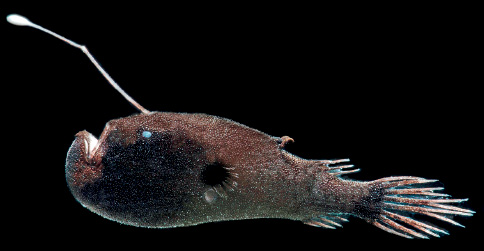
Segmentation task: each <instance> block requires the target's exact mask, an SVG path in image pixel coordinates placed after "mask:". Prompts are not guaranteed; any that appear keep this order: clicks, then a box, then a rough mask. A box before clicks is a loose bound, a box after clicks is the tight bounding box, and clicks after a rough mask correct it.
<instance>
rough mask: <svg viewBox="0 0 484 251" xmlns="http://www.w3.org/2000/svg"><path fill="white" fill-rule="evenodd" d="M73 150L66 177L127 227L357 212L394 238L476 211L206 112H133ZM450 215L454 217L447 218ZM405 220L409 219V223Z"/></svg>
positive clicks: (329, 220) (415, 182)
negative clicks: (366, 176)
mask: <svg viewBox="0 0 484 251" xmlns="http://www.w3.org/2000/svg"><path fill="white" fill-rule="evenodd" d="M76 136H77V137H76V139H75V140H74V142H73V143H72V146H71V148H70V149H69V152H68V155H67V160H66V179H67V183H68V185H69V188H70V189H71V192H72V194H73V195H74V197H75V198H76V199H77V200H78V201H79V202H80V203H81V204H82V205H83V206H85V207H86V208H88V209H90V210H91V211H93V212H95V213H98V214H100V215H102V216H103V217H106V218H108V219H112V220H115V221H118V222H121V223H124V224H129V225H134V226H142V227H159V228H166V227H177V226H189V225H196V224H200V223H206V222H213V221H225V220H240V219H250V218H285V219H292V220H300V221H303V222H305V223H306V224H308V225H311V226H317V227H324V228H335V227H339V226H341V224H340V223H342V222H344V221H347V220H346V218H347V217H348V216H350V215H352V216H357V217H360V218H362V219H365V220H366V221H367V222H369V223H371V224H373V225H375V226H376V227H378V228H381V229H383V230H385V231H387V232H390V233H392V234H396V235H399V236H402V237H406V238H428V237H429V236H435V237H438V236H440V235H442V234H448V233H447V232H446V231H445V230H444V229H441V228H438V227H435V226H433V225H429V224H426V223H424V222H421V221H417V220H415V219H413V218H412V217H413V216H414V214H420V215H423V216H427V217H430V218H433V219H438V220H441V221H445V222H448V223H451V224H453V225H456V226H462V225H460V224H459V223H457V222H456V221H454V220H453V219H452V218H451V217H452V216H454V215H461V216H472V215H473V214H474V213H475V212H474V211H472V210H469V209H464V208H461V207H458V206H452V205H450V204H452V203H461V202H464V201H466V200H467V199H449V197H450V196H449V195H447V194H443V193H436V192H434V191H435V190H442V189H443V187H435V186H432V185H429V183H435V182H436V181H437V180H427V179H424V178H419V177H414V176H397V177H387V178H382V179H378V180H375V181H370V182H360V181H353V180H348V179H343V178H341V177H340V176H341V175H344V174H348V173H352V172H356V171H358V169H356V170H355V169H353V170H348V168H351V167H352V165H336V166H335V165H334V164H338V163H341V162H345V161H348V160H347V159H343V160H305V159H302V158H299V157H297V156H294V155H292V154H290V153H288V152H286V151H285V150H284V149H283V147H284V145H285V144H286V143H287V142H290V141H292V139H291V138H289V137H287V136H284V137H282V138H278V137H272V136H269V135H267V134H265V133H262V132H260V131H258V130H255V129H252V128H249V127H247V126H244V125H241V124H239V123H236V122H233V121H231V120H227V119H223V118H219V117H215V116H210V115H205V114H184V113H159V112H153V113H149V114H139V115H133V116H130V117H126V118H121V119H116V120H112V121H110V122H108V123H107V125H106V127H105V129H104V131H103V133H102V134H101V137H100V138H99V140H96V139H95V138H94V137H93V136H92V135H91V134H89V133H88V132H86V131H82V132H79V133H78V134H77V135H76ZM449 216H450V217H449ZM402 224H404V225H402Z"/></svg>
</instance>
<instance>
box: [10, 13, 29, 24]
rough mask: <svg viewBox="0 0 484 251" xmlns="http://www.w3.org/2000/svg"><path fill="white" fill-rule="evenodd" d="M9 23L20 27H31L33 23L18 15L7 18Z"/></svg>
mask: <svg viewBox="0 0 484 251" xmlns="http://www.w3.org/2000/svg"><path fill="white" fill-rule="evenodd" d="M7 21H8V22H9V23H11V24H15V25H18V26H31V25H32V22H30V21H29V20H28V19H27V18H25V17H23V16H20V15H17V14H10V15H8V16H7Z"/></svg>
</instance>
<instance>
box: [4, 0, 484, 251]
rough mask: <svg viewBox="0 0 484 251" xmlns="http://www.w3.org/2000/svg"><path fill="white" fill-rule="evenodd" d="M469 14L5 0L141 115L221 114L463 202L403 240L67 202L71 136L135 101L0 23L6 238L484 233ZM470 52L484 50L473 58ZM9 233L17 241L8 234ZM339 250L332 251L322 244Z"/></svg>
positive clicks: (30, 33) (139, 240)
mask: <svg viewBox="0 0 484 251" xmlns="http://www.w3.org/2000/svg"><path fill="white" fill-rule="evenodd" d="M472 9H473V6H380V5H379V6H356V5H349V4H348V6H338V7H335V6H302V5H301V6H292V5H284V4H281V3H279V4H274V5H272V6H258V5H253V6H247V5H240V6H222V5H212V6H208V5H191V4H188V3H186V4H184V5H183V4H182V5H180V6H171V5H156V6H150V5H134V4H133V3H129V4H119V3H116V4H113V5H111V6H99V5H91V4H87V3H84V2H83V3H79V4H72V3H71V4H68V5H52V6H49V5H45V4H44V3H43V4H42V5H39V6H27V5H25V6H24V7H12V8H10V7H8V8H3V9H1V12H0V13H1V16H2V17H5V16H6V15H7V14H9V13H18V14H22V15H25V16H26V17H28V18H29V19H30V20H32V21H33V22H36V23H37V24H39V25H42V26H44V27H46V28H48V29H51V30H53V31H55V32H57V33H59V34H61V35H63V36H65V37H67V38H69V39H71V40H73V41H75V42H77V43H80V44H85V45H86V46H87V47H88V48H89V50H90V51H91V53H92V54H93V55H94V56H95V57H96V59H97V60H98V61H99V62H100V63H101V64H102V65H103V67H104V68H105V70H106V71H107V72H109V74H110V75H111V76H112V77H113V78H114V79H115V80H116V81H117V82H118V83H119V84H120V85H121V86H122V88H124V89H125V91H126V92H127V93H129V94H130V95H131V96H132V97H133V98H134V99H136V100H137V101H138V102H140V103H141V104H142V105H143V106H144V107H146V108H147V109H149V110H152V111H173V112H191V113H193V112H197V113H198V112H199V113H208V114H212V115H217V116H221V117H226V118H230V119H232V120H235V121H237V122H240V123H242V124H245V125H248V126H250V127H252V128H256V129H259V130H261V131H263V132H266V133H268V134H270V135H274V136H283V135H289V136H290V137H292V138H294V139H295V143H293V144H290V145H288V147H287V149H288V150H289V151H290V152H292V153H294V154H296V155H298V156H300V157H303V158H308V159H337V158H350V159H351V162H352V164H355V165H356V166H357V167H359V168H361V169H362V171H361V172H360V173H357V174H353V175H351V176H350V177H351V178H353V179H359V180H372V179H377V178H381V177H386V176H392V175H414V176H421V177H426V178H431V179H439V180H440V181H441V182H442V183H444V184H445V187H446V190H445V192H446V193H449V194H451V195H453V197H455V198H469V199H470V200H469V202H468V203H467V206H468V207H470V208H472V209H473V210H475V211H477V214H476V215H475V216H474V217H471V218H459V219H457V221H459V222H461V223H462V224H464V225H466V228H465V229H464V228H459V227H453V226H451V225H449V224H447V223H441V224H440V226H443V227H445V228H446V229H447V230H449V232H450V233H451V235H449V236H445V237H443V238H440V239H435V238H434V239H432V240H430V241H427V240H412V241H408V240H405V239H403V238H400V237H397V236H393V235H390V234H387V233H385V232H383V231H381V230H379V229H377V228H375V227H373V226H371V225H369V224H366V223H365V222H363V221H362V220H359V219H356V218H351V219H350V222H349V223H346V224H345V225H344V228H342V229H341V228H340V229H337V230H325V229H319V228H314V227H310V226H307V225H304V224H302V223H300V222H293V221H289V220H278V219H261V220H246V221H233V222H220V223H209V224H203V225H199V226H194V227H186V228H176V229H143V228H135V227H131V226H125V225H120V224H118V223H115V222H111V221H108V220H105V219H103V218H101V217H99V216H97V215H95V214H93V213H91V212H89V211H88V210H86V209H84V208H82V206H81V205H80V204H78V203H77V202H76V201H75V200H74V198H73V197H72V196H71V195H70V192H69V190H68V188H67V185H66V183H65V179H64V170H63V168H64V161H65V156H66V153H67V150H68V148H69V146H70V144H71V142H72V140H73V139H74V135H75V134H76V133H77V132H78V131H81V130H84V129H86V130H88V131H89V132H91V133H93V134H94V135H99V134H100V133H101V132H102V129H103V127H104V125H105V123H106V122H107V121H109V120H111V119H114V118H119V117H124V116H128V115H131V114H134V113H136V112H137V111H136V110H135V109H134V108H133V107H132V106H131V105H130V104H129V103H128V102H126V101H125V100H124V99H123V98H122V97H121V95H119V94H118V93H117V92H116V91H114V90H113V89H112V88H111V87H110V86H109V85H108V84H107V82H106V81H105V80H104V79H103V78H102V76H101V75H100V74H99V73H98V72H97V70H96V69H95V68H94V66H92V65H91V63H90V62H89V60H88V59H87V57H86V56H85V55H84V54H82V52H81V51H80V50H78V49H75V48H73V47H70V46H68V45H67V44H65V43H63V42H61V41H59V40H57V39H55V38H53V37H51V36H49V35H47V34H44V33H42V32H39V31H37V30H34V29H31V28H25V27H16V26H13V25H10V24H8V23H7V22H6V21H4V20H3V21H1V22H0V25H1V33H2V36H1V41H2V43H3V45H2V50H3V53H2V54H3V56H2V61H3V66H2V87H3V90H2V94H3V97H4V98H3V99H2V108H3V114H2V115H3V119H2V127H3V130H2V131H3V135H2V141H3V142H4V144H5V145H6V149H8V150H5V148H4V151H3V154H2V156H4V163H5V164H4V165H3V171H4V174H3V175H2V177H3V180H4V182H3V185H2V187H4V188H3V193H2V194H3V196H4V200H3V203H2V207H3V208H6V210H7V213H5V214H4V217H5V218H6V220H7V226H8V229H10V231H9V233H8V235H11V236H13V237H21V238H23V239H25V240H26V241H25V242H22V241H21V242H17V244H18V245H20V246H22V245H29V244H35V245H38V246H44V245H48V246H55V245H58V246H64V247H81V248H83V247H85V248H91V247H114V248H116V247H120V248H121V247H136V248H148V247H152V248H157V249H167V248H176V249H178V248H185V247H186V248H209V249H213V250H224V249H229V248H237V247H242V248H261V249H262V248H273V249H279V248H285V247H288V246H292V247H297V248H298V249H301V250H303V249H306V248H329V247H342V248H348V249H350V248H367V247H369V248H378V249H379V248H381V249H389V248H392V246H388V244H389V243H391V244H394V245H396V246H398V247H404V248H405V247H412V248H416V249H418V248H424V247H432V248H442V247H447V246H448V245H449V244H454V243H455V244H462V245H464V247H465V246H467V245H470V244H471V243H472V242H473V241H475V240H476V236H478V235H479V234H481V235H482V230H481V229H480V225H479V224H478V222H480V221H481V219H482V217H481V214H482V213H483V206H482V205H483V204H482V194H480V192H481V191H482V187H481V180H482V175H481V174H480V173H481V172H482V171H481V170H483V168H482V157H483V156H482V143H481V142H482V131H481V130H478V129H482V122H480V120H479V118H480V117H481V116H482V95H481V94H480V92H478V89H477V87H478V86H479V85H482V77H481V78H476V76H477V73H478V71H479V72H482V69H481V68H482V67H479V64H478V63H479V61H478V59H482V49H480V48H478V46H477V45H478V44H482V41H478V37H479V36H478V35H479V34H480V33H482V32H481V30H478V29H477V28H476V25H475V24H476V20H477V16H475V13H473V11H472ZM481 61H482V60H481ZM12 240H13V238H12ZM334 245H336V246H334Z"/></svg>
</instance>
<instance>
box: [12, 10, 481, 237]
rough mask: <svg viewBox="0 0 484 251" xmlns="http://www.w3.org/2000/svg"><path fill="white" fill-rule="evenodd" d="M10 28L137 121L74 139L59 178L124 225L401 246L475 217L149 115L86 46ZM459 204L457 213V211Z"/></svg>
mask: <svg viewBox="0 0 484 251" xmlns="http://www.w3.org/2000/svg"><path fill="white" fill-rule="evenodd" d="M7 19H8V20H9V21H10V22H12V23H14V24H17V25H26V26H31V27H34V28H37V29H40V30H43V31H46V32H48V33H50V34H52V35H54V36H56V37H58V38H60V39H62V40H63V41H65V42H67V43H69V44H70V45H72V46H75V47H77V48H80V49H81V50H82V51H83V52H84V53H85V54H86V55H87V56H88V57H89V59H90V60H91V61H92V62H93V63H94V64H95V66H96V67H97V68H98V70H99V71H100V72H101V73H102V74H103V75H104V76H105V77H106V79H107V80H108V81H109V82H110V83H111V84H112V85H113V86H114V87H115V88H116V89H117V90H118V91H119V92H120V93H121V94H122V95H123V96H125V98H126V99H127V100H128V101H129V102H130V103H132V104H133V105H134V106H135V107H136V108H137V109H138V110H139V111H140V113H139V114H135V115H132V116H128V117H125V118H119V119H114V120H111V121H109V122H108V123H107V124H106V127H105V128H104V131H103V132H102V134H101V136H100V137H99V139H97V138H96V137H95V136H93V135H92V134H90V133H89V132H87V131H81V132H79V133H77V134H76V137H75V140H74V142H73V143H72V145H71V147H70V149H69V151H68V154H67V159H66V166H65V175H66V180H67V184H68V187H69V189H70V191H71V192H72V194H73V196H74V198H75V199H76V200H77V201H78V202H79V203H80V204H81V205H82V206H84V207H86V208H87V209H89V210H91V211H92V212H94V213H96V214H99V215H101V216H102V217H105V218H107V219H110V220H114V221H117V222H120V223H123V224H127V225H132V226H138V227H150V228H173V227H182V226H192V225H197V224H202V223H208V222H217V221H229V220H243V219H256V218H280V219H290V220H295V221H301V222H303V223H305V224H308V225H311V226H316V227H323V228H330V229H332V228H336V227H341V226H342V224H343V223H344V222H346V221H348V218H350V217H352V216H353V217H358V218H361V219H363V220H365V221H367V222H368V223H370V224H373V225H374V226H376V227H378V228H381V229H383V230H385V231H387V232H389V233H392V234H396V235H399V236H402V237H406V238H428V237H430V236H434V237H439V236H440V235H444V234H448V232H447V231H446V230H444V229H443V228H441V227H437V226H435V225H433V224H432V225H431V224H429V223H426V222H424V221H422V220H420V219H416V218H415V217H414V216H415V215H422V216H425V217H429V218H433V219H436V220H440V221H445V222H447V223H450V224H453V225H456V226H461V225H460V224H459V223H457V222H456V221H454V220H453V218H452V217H453V216H456V215H459V216H472V215H473V214H474V213H475V212H474V211H472V210H469V209H466V208H463V207H462V206H460V205H459V203H462V202H464V201H466V200H467V199H453V198H450V196H449V195H447V194H444V193H441V192H439V191H440V190H443V187H441V186H438V185H436V184H438V183H437V180H430V179H425V178H420V177H414V176H396V177H387V178H381V179H377V180H374V181H356V180H351V179H348V178H345V176H344V175H347V174H350V173H354V172H357V171H359V169H355V168H354V167H353V165H347V164H345V162H348V161H349V160H348V159H336V160H309V159H304V158H301V157H298V156H296V155H294V154H291V153H290V152H288V151H286V150H285V145H286V144H287V143H289V142H292V141H293V140H292V138H290V137H288V136H283V137H274V136H270V135H268V134H266V133H263V132H261V131H259V130H257V129H253V128H250V127H247V126H245V125H242V124H240V123H237V122H235V121H232V120H229V119H225V118H221V117H217V116H212V115H207V114H191V113H171V112H151V111H148V110H147V109H145V108H144V107H142V106H141V105H139V104H138V103H137V102H135V101H134V100H133V99H132V98H131V97H129V96H128V95H127V94H126V93H124V91H122V89H121V88H120V87H119V86H118V85H117V84H116V83H115V82H114V80H112V79H111V77H109V75H108V74H107V73H106V72H105V71H104V70H103V69H102V68H101V66H100V65H99V64H98V63H97V62H96V60H95V59H94V58H93V57H92V55H91V54H90V53H89V52H88V50H87V48H86V47H85V46H82V45H79V44H77V43H74V42H72V41H70V40H67V39H65V38H64V37H61V36H59V35H57V34H55V33H53V32H51V31H48V30H46V29H45V28H42V27H40V26H38V25H36V24H33V23H31V22H30V21H28V20H27V19H25V18H23V17H20V16H18V15H10V16H9V17H8V18H7ZM456 204H457V205H456Z"/></svg>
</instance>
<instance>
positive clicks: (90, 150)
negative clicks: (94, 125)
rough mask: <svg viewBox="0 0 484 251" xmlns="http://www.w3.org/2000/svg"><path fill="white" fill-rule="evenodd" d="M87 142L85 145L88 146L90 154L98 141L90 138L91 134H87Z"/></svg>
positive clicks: (92, 137)
mask: <svg viewBox="0 0 484 251" xmlns="http://www.w3.org/2000/svg"><path fill="white" fill-rule="evenodd" d="M87 141H88V142H87V143H88V144H87V145H88V146H89V153H92V152H93V151H94V149H95V148H96V146H97V143H98V140H97V139H96V137H94V136H92V134H89V136H88V138H87Z"/></svg>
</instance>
